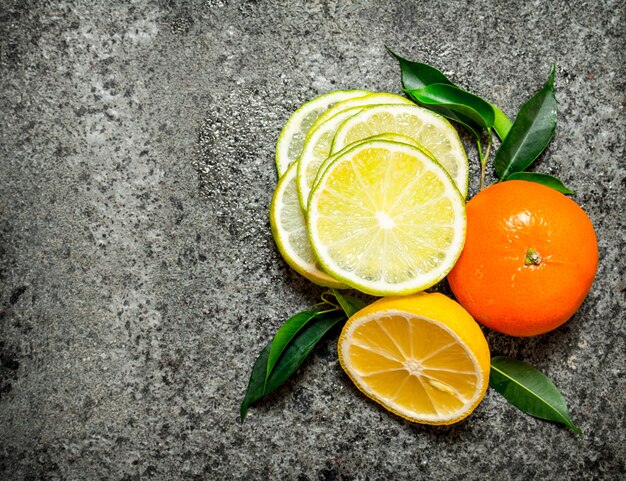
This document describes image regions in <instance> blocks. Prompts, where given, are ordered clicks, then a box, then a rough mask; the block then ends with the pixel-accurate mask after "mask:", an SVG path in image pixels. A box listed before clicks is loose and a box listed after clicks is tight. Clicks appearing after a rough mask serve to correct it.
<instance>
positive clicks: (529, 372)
mask: <svg viewBox="0 0 626 481" xmlns="http://www.w3.org/2000/svg"><path fill="white" fill-rule="evenodd" d="M489 385H490V386H491V387H492V388H493V389H495V390H496V391H498V392H499V393H500V394H502V395H503V396H504V397H505V398H506V399H507V400H508V401H509V402H510V403H511V404H513V406H515V407H516V408H518V409H520V410H522V411H524V412H525V413H527V414H530V415H531V416H535V417H538V418H541V419H546V420H548V421H554V422H557V423H561V424H565V425H566V426H568V427H569V428H571V429H572V430H573V431H574V432H576V433H578V434H580V433H581V432H582V431H581V430H580V429H579V428H578V427H576V426H575V425H574V423H573V422H572V420H571V419H570V417H569V413H568V411H567V405H566V403H565V399H563V396H561V393H560V392H559V391H558V389H557V388H556V386H555V385H554V384H553V383H552V381H550V379H549V378H548V377H547V376H546V375H545V374H543V373H542V372H541V371H538V370H537V369H535V368H534V367H533V366H531V365H530V364H528V363H526V362H522V361H518V360H516V359H512V358H510V357H505V356H496V357H494V358H492V359H491V374H490V375H489Z"/></svg>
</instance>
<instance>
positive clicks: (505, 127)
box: [491, 104, 513, 141]
mask: <svg viewBox="0 0 626 481" xmlns="http://www.w3.org/2000/svg"><path fill="white" fill-rule="evenodd" d="M491 107H492V108H493V112H494V114H495V118H494V120H493V130H495V131H496V134H498V137H500V140H501V141H502V140H504V139H505V138H506V136H507V135H508V134H509V131H510V130H511V127H512V126H513V122H511V121H510V120H509V118H508V117H507V116H506V114H505V113H504V112H502V110H500V109H499V108H498V107H496V106H495V105H493V104H491Z"/></svg>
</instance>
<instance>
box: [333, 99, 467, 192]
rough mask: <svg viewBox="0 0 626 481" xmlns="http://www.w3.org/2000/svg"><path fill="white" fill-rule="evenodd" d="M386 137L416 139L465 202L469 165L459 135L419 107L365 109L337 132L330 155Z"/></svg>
mask: <svg viewBox="0 0 626 481" xmlns="http://www.w3.org/2000/svg"><path fill="white" fill-rule="evenodd" d="M383 133H394V134H401V135H406V136H407V137H411V138H413V139H415V140H416V141H417V142H418V143H419V144H420V145H423V146H424V147H425V148H426V149H428V151H429V152H431V153H432V154H433V155H434V156H435V159H437V161H438V162H439V163H440V164H441V165H442V166H443V168H444V169H446V171H447V172H448V173H449V174H450V177H452V179H453V180H454V182H455V183H456V185H457V187H458V189H459V191H460V192H461V194H462V195H463V198H465V197H466V196H467V183H468V178H469V177H468V176H469V165H468V162H467V154H466V153H465V149H464V148H463V144H462V143H461V140H460V139H459V134H458V133H457V131H456V129H455V128H454V127H453V126H452V125H451V124H450V122H448V121H447V120H446V119H445V118H443V117H442V116H441V115H438V114H436V113H434V112H431V111H430V110H427V109H425V108H423V107H419V106H417V105H378V106H371V107H365V108H364V109H363V110H362V111H361V112H360V113H359V114H358V115H355V116H353V117H351V118H350V119H349V120H346V121H345V122H344V123H343V124H342V125H341V126H340V127H339V128H338V129H337V135H335V139H334V141H333V146H332V152H331V153H335V152H339V151H340V150H341V149H343V148H344V147H345V146H347V145H349V144H351V143H353V142H356V141H357V140H362V139H365V138H367V137H371V136H373V135H377V134H383Z"/></svg>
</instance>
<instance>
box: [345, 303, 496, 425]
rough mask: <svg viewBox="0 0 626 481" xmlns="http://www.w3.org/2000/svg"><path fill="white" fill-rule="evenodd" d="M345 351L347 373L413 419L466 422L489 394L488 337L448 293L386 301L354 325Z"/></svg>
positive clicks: (358, 316) (364, 389) (370, 394)
mask: <svg viewBox="0 0 626 481" xmlns="http://www.w3.org/2000/svg"><path fill="white" fill-rule="evenodd" d="M337 350H338V354H339V362H340V363H341V366H342V367H343V369H344V371H345V372H346V373H347V374H348V376H349V377H350V379H352V381H353V382H354V384H355V385H356V386H357V387H358V388H359V389H360V390H361V391H362V392H363V393H364V394H365V395H366V396H368V397H370V398H371V399H373V400H374V401H376V402H377V403H379V404H381V405H382V406H384V407H385V408H386V409H388V410H390V411H392V412H393V413H395V414H397V415H399V416H402V417H403V418H405V419H408V420H410V421H413V422H417V423H425V424H452V423H455V422H458V421H460V420H462V419H463V418H465V417H467V416H468V415H469V414H471V413H472V411H474V409H475V408H476V406H478V404H479V403H480V401H481V400H482V399H483V398H484V396H485V392H486V390H487V385H488V381H489V363H490V354H489V346H488V345H487V341H486V340H485V336H484V335H483V333H482V331H481V330H480V327H479V326H478V324H477V323H476V321H474V319H472V317H471V316H470V315H469V314H468V312H467V311H466V310H465V309H463V308H462V307H461V306H460V305H459V304H457V303H456V302H454V301H453V300H451V299H449V298H447V297H446V296H444V295H443V294H439V293H433V294H427V293H419V294H414V295H412V296H404V297H387V298H383V299H379V300H378V301H376V302H374V303H373V304H370V305H369V306H367V307H365V308H364V309H362V310H361V311H359V312H357V313H356V314H355V315H353V316H352V317H351V318H350V319H349V320H348V322H347V323H346V324H345V326H344V327H343V330H342V332H341V336H340V337H339V344H338V349H337Z"/></svg>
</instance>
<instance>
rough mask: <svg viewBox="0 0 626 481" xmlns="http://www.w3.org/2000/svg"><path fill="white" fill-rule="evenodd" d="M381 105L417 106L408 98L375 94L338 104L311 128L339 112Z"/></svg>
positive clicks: (319, 118) (384, 93) (321, 116)
mask: <svg viewBox="0 0 626 481" xmlns="http://www.w3.org/2000/svg"><path fill="white" fill-rule="evenodd" d="M380 104H404V105H415V104H414V103H413V102H412V101H411V100H409V99H407V98H406V97H401V96H400V95H396V94H390V93H387V92H374V93H371V94H368V95H365V96H363V97H355V98H351V99H348V100H343V101H341V102H337V103H336V104H335V105H333V106H332V107H331V108H329V109H328V110H327V111H326V112H324V113H323V114H322V115H320V116H319V117H318V118H317V120H316V121H315V122H313V125H312V126H311V128H312V129H314V128H316V127H317V126H319V125H320V124H322V123H324V122H326V121H327V120H328V119H330V118H331V117H334V116H335V115H337V114H338V113H339V112H343V111H344V110H348V109H353V108H355V107H366V106H370V105H380Z"/></svg>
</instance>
